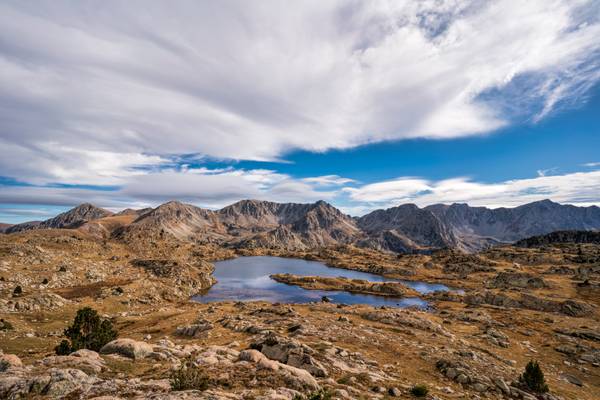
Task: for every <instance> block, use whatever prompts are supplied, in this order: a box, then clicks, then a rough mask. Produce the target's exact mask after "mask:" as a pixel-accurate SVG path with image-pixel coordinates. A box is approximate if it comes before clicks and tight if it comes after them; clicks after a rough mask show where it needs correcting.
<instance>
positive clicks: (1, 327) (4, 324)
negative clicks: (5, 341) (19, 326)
mask: <svg viewBox="0 0 600 400" xmlns="http://www.w3.org/2000/svg"><path fill="white" fill-rule="evenodd" d="M13 329H14V328H13V326H12V324H11V323H10V322H8V321H5V320H4V318H0V331H11V330H13Z"/></svg>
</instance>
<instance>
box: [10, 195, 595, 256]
mask: <svg viewBox="0 0 600 400" xmlns="http://www.w3.org/2000/svg"><path fill="white" fill-rule="evenodd" d="M49 228H67V229H73V228H78V229H79V230H82V231H85V232H87V233H90V234H93V235H95V236H97V237H103V238H113V239H117V240H120V241H123V242H127V243H130V244H132V243H134V242H136V241H141V242H142V243H141V246H143V243H144V242H145V240H146V239H148V238H150V237H151V238H154V239H160V240H162V239H164V238H165V236H169V237H170V238H172V239H174V240H179V241H187V242H194V243H203V244H210V243H213V244H219V245H221V246H227V247H229V248H237V249H239V248H247V249H256V248H269V249H280V250H286V251H303V250H308V249H314V248H323V247H330V246H336V245H347V244H354V245H356V246H359V247H363V248H369V249H375V250H378V251H384V252H385V251H389V252H395V253H411V252H417V253H428V252H432V251H435V250H439V249H447V248H448V249H459V250H461V251H464V252H471V253H472V252H477V251H481V250H485V249H487V248H489V247H492V246H497V245H501V244H506V243H512V242H515V241H518V240H521V239H524V238H528V237H530V236H533V235H544V234H548V233H550V232H553V231H557V230H584V231H593V230H595V231H598V230H600V208H598V207H595V206H592V207H575V206H571V205H560V204H557V203H553V202H551V201H549V200H544V201H539V202H535V203H530V204H526V205H523V206H520V207H516V208H510V209H509V208H498V209H488V208H485V207H470V206H468V205H466V204H452V205H443V204H437V205H432V206H429V207H425V208H419V207H417V206H416V205H414V204H405V205H401V206H398V207H393V208H390V209H387V210H376V211H373V212H371V213H369V214H367V215H364V216H362V217H359V218H352V217H350V216H348V215H345V214H343V213H342V212H341V211H340V210H338V209H336V208H335V207H333V206H332V205H330V204H328V203H326V202H324V201H318V202H316V203H313V204H296V203H274V202H269V201H258V200H242V201H239V202H237V203H235V204H232V205H230V206H227V207H225V208H223V209H221V210H208V209H202V208H199V207H195V206H192V205H189V204H182V203H179V202H177V201H171V202H168V203H165V204H162V205H160V206H158V207H156V208H154V209H143V210H131V209H128V210H124V211H122V212H120V213H117V214H114V215H113V214H112V213H111V212H109V211H107V210H103V209H101V208H98V207H95V206H93V205H91V204H82V205H80V206H78V207H76V208H74V209H72V210H69V211H67V212H65V213H63V214H60V215H58V216H56V217H54V218H52V219H49V220H47V221H42V222H38V221H32V222H26V223H23V224H17V225H13V226H10V227H6V228H4V232H5V233H15V232H21V231H25V230H31V229H49Z"/></svg>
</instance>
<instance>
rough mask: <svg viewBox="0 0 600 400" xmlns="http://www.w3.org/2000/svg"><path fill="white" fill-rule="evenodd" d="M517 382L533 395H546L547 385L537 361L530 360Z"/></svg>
mask: <svg viewBox="0 0 600 400" xmlns="http://www.w3.org/2000/svg"><path fill="white" fill-rule="evenodd" d="M519 382H521V383H522V384H523V385H525V386H526V387H527V388H528V389H529V390H531V391H532V392H535V393H546V392H547V391H548V385H547V384H546V380H545V379H544V373H543V372H542V369H541V368H540V365H539V364H538V362H537V361H535V360H531V361H529V362H528V363H527V366H525V372H523V375H521V376H520V377H519Z"/></svg>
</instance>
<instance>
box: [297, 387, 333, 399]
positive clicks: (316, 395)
mask: <svg viewBox="0 0 600 400" xmlns="http://www.w3.org/2000/svg"><path fill="white" fill-rule="evenodd" d="M293 400H331V392H330V391H329V389H321V390H317V391H314V392H312V393H309V394H307V395H306V396H300V395H296V396H294V399H293Z"/></svg>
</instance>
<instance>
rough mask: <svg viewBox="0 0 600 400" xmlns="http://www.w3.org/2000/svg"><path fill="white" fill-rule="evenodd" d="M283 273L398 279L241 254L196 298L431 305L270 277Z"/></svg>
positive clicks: (426, 286)
mask: <svg viewBox="0 0 600 400" xmlns="http://www.w3.org/2000/svg"><path fill="white" fill-rule="evenodd" d="M283 273H288V274H296V275H319V276H327V277H338V276H341V277H344V278H350V279H365V280H368V281H374V282H383V281H393V280H394V279H388V278H385V277H382V276H380V275H375V274H369V273H366V272H359V271H351V270H345V269H340V268H330V267H328V266H326V265H325V264H323V263H321V262H318V261H307V260H301V259H294V258H281V257H269V256H255V257H239V258H234V259H231V260H226V261H219V262H216V263H215V273H214V276H215V278H216V279H217V281H218V282H217V283H216V284H215V285H214V286H213V287H212V288H210V289H209V290H208V291H207V292H206V293H204V294H200V295H197V296H194V300H196V301H199V302H201V303H208V302H213V301H226V300H233V301H257V300H263V301H270V302H282V303H307V302H311V301H319V300H320V299H321V297H322V296H327V297H328V298H330V299H331V301H332V302H335V303H345V304H370V305H375V306H382V305H385V306H392V307H420V308H425V307H427V302H426V301H425V300H422V299H419V298H414V297H413V298H408V297H405V298H394V297H384V296H373V295H366V294H354V293H348V292H340V291H322V290H305V289H302V288H300V287H298V286H292V285H286V284H284V283H279V282H276V281H274V280H272V279H271V278H269V275H272V274H283ZM401 282H403V283H404V284H406V285H407V286H409V287H411V288H413V289H415V290H416V291H418V292H419V293H429V292H433V291H436V290H449V289H448V287H447V286H444V285H441V284H430V283H426V282H414V281H401Z"/></svg>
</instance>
